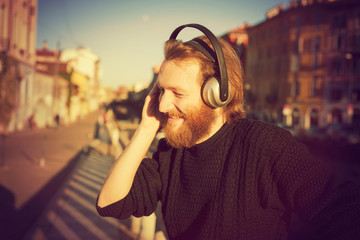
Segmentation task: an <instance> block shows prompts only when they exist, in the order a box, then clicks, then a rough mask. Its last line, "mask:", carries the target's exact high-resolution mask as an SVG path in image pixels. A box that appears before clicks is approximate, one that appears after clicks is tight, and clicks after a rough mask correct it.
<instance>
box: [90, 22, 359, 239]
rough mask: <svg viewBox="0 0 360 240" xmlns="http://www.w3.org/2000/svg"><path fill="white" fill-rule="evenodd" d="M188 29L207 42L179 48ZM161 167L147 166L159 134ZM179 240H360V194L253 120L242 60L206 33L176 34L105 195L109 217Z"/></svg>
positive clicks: (286, 137)
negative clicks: (150, 218)
mask: <svg viewBox="0 0 360 240" xmlns="http://www.w3.org/2000/svg"><path fill="white" fill-rule="evenodd" d="M184 28H196V29H198V30H200V31H201V32H203V33H204V34H205V36H201V37H198V38H195V39H193V40H191V41H188V42H181V41H178V40H176V37H177V34H178V33H179V32H180V31H181V30H182V29H184ZM159 130H162V131H163V132H164V135H165V138H164V139H161V140H160V141H159V144H158V148H157V151H156V152H155V153H154V155H153V157H152V158H151V159H150V158H145V159H143V156H144V155H145V153H146V152H147V150H148V148H149V146H150V144H151V143H152V141H153V139H154V137H155V136H156V134H157V132H158V131H159ZM158 201H160V202H161V206H162V214H163V219H164V223H165V226H166V230H167V233H168V237H169V239H207V240H208V239H257V240H258V239H266V240H271V239H287V238H288V237H289V228H290V227H291V225H290V224H291V219H292V216H293V214H296V215H297V216H298V217H299V219H300V220H302V221H304V223H306V225H304V226H306V228H303V229H302V230H303V231H301V232H299V236H300V234H301V237H299V239H360V222H359V221H358V220H359V218H360V191H359V187H358V186H356V185H354V184H353V183H350V182H345V183H342V184H340V183H338V182H337V181H336V178H335V177H334V175H333V173H332V171H331V169H330V168H329V167H328V166H327V165H325V163H323V162H321V161H319V160H316V159H314V158H313V156H311V155H310V153H309V152H308V150H307V149H306V147H305V146H304V145H303V144H301V143H299V142H297V141H296V140H295V139H294V138H293V137H292V135H291V134H290V133H289V132H288V131H286V130H283V129H281V128H279V127H277V126H274V125H271V124H268V123H264V122H260V121H256V120H251V119H247V118H246V117H245V112H244V98H243V72H242V68H241V64H240V60H239V58H238V56H237V55H236V53H235V51H234V50H233V49H232V48H231V47H230V45H229V44H227V43H226V42H225V41H224V40H222V39H220V38H216V37H215V36H214V35H213V34H212V33H211V32H210V31H209V30H208V29H206V28H205V27H203V26H201V25H197V24H190V25H183V26H180V27H179V28H177V29H175V31H174V32H173V33H172V34H171V37H170V39H169V40H168V41H167V42H166V44H165V59H164V61H163V63H162V66H161V69H160V72H159V75H158V81H157V84H156V85H155V87H154V88H153V90H152V91H151V93H150V94H149V95H148V96H147V98H146V100H145V104H144V108H143V113H142V120H141V122H140V124H139V126H138V128H137V129H136V132H135V134H134V135H133V137H132V139H131V141H130V143H129V145H128V146H127V147H126V149H125V150H124V151H123V152H122V154H121V155H120V157H119V158H118V159H117V160H116V161H115V163H114V165H113V167H112V169H111V171H110V172H109V174H108V177H107V179H106V181H105V183H104V185H103V187H102V189H101V191H100V194H99V196H98V200H97V210H98V212H99V214H100V215H102V216H111V217H115V218H119V219H125V218H128V217H130V216H131V215H134V216H136V217H140V216H144V215H150V214H151V213H152V212H153V211H154V210H155V208H156V206H157V203H158Z"/></svg>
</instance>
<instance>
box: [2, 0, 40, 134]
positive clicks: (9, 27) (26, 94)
mask: <svg viewBox="0 0 360 240" xmlns="http://www.w3.org/2000/svg"><path fill="white" fill-rule="evenodd" d="M37 6H38V5H37V0H23V1H19V0H0V132H4V131H6V132H7V131H9V132H11V131H14V130H22V129H23V128H24V127H25V126H26V123H27V120H28V119H29V117H31V115H32V113H33V99H32V96H33V95H32V91H33V88H32V86H33V81H34V74H35V69H34V66H35V57H36V56H35V55H36V54H35V45H36V34H37V25H36V24H37Z"/></svg>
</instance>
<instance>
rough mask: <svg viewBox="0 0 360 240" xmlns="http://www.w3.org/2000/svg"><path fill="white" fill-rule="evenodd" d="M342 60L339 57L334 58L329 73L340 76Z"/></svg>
mask: <svg viewBox="0 0 360 240" xmlns="http://www.w3.org/2000/svg"><path fill="white" fill-rule="evenodd" d="M342 67H343V66H342V61H341V59H340V58H337V59H334V60H333V62H332V66H331V69H330V73H331V74H333V75H335V76H340V74H342Z"/></svg>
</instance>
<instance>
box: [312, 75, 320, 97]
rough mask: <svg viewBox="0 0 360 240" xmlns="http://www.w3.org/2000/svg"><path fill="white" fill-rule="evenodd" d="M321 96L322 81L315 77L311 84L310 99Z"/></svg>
mask: <svg viewBox="0 0 360 240" xmlns="http://www.w3.org/2000/svg"><path fill="white" fill-rule="evenodd" d="M320 95H321V81H320V79H319V77H317V76H315V77H314V78H313V79H312V80H311V83H310V97H319V96H320Z"/></svg>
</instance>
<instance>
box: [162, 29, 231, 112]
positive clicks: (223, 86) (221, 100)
mask: <svg viewBox="0 0 360 240" xmlns="http://www.w3.org/2000/svg"><path fill="white" fill-rule="evenodd" d="M186 27H190V28H196V29H198V30H200V31H201V32H202V33H203V34H205V36H206V37H207V38H208V39H209V41H210V43H211V44H212V46H213V47H214V50H215V51H214V50H212V49H211V48H210V47H209V46H208V45H207V44H206V43H205V42H204V41H202V40H201V39H197V38H195V39H193V40H190V41H188V42H186V43H187V44H189V45H190V46H192V47H194V48H196V49H197V50H199V51H200V52H201V53H203V54H204V55H205V56H206V57H208V58H209V59H210V60H211V61H212V62H213V63H214V64H215V65H216V66H217V67H218V69H219V76H216V77H215V76H211V77H210V78H208V79H206V81H204V83H203V85H202V86H201V97H202V100H203V102H204V103H205V104H206V105H208V106H209V107H211V108H219V107H223V106H225V105H226V104H228V103H229V102H230V100H231V98H230V96H229V94H230V91H229V88H230V85H229V83H228V76H227V71H226V64H225V58H224V53H223V51H222V49H221V46H220V43H219V41H218V40H217V38H216V37H215V35H214V34H213V33H212V32H211V31H210V30H209V29H207V28H206V27H204V26H202V25H200V24H186V25H181V26H179V27H177V28H176V29H175V30H174V31H173V32H172V34H171V36H170V38H169V40H170V39H175V40H176V37H177V35H178V34H179V32H180V31H181V30H183V29H184V28H186ZM215 75H217V74H215Z"/></svg>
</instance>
